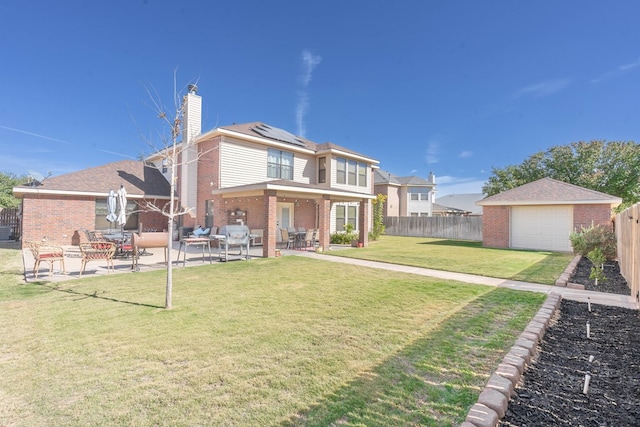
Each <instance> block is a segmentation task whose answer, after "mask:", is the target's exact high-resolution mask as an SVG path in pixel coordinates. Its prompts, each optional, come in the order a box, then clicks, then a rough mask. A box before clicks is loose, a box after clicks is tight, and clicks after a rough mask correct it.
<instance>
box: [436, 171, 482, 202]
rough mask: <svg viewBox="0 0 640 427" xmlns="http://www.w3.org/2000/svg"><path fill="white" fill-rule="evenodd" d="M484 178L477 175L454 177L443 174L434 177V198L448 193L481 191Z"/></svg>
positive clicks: (474, 192)
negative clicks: (435, 194)
mask: <svg viewBox="0 0 640 427" xmlns="http://www.w3.org/2000/svg"><path fill="white" fill-rule="evenodd" d="M484 184H485V181H484V180H481V179H478V178H477V177H456V176H450V175H443V176H440V177H438V178H437V179H436V191H437V196H436V200H437V199H438V198H439V197H443V196H448V195H450V194H476V193H482V186H483V185H484Z"/></svg>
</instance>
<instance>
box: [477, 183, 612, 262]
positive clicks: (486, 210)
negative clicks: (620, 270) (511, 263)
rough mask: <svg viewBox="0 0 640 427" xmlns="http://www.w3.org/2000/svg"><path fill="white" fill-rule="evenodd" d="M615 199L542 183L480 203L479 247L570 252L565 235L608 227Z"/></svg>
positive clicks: (523, 186)
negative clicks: (480, 241)
mask: <svg viewBox="0 0 640 427" xmlns="http://www.w3.org/2000/svg"><path fill="white" fill-rule="evenodd" d="M621 202H622V199H621V198H619V197H615V196H611V195H608V194H604V193H601V192H599V191H594V190H589V189H586V188H583V187H578V186H576V185H573V184H567V183H565V182H561V181H557V180H555V179H552V178H543V179H540V180H538V181H534V182H530V183H528V184H525V185H522V186H520V187H517V188H513V189H511V190H508V191H504V192H502V193H500V194H496V195H494V196H491V197H487V198H486V199H483V200H481V201H479V202H478V203H477V204H478V205H479V206H481V207H482V211H483V214H482V236H483V237H482V244H483V246H489V247H498V248H517V249H536V250H550V251H558V252H570V251H571V250H572V248H571V242H570V240H569V235H570V234H571V233H572V232H573V231H579V230H580V229H581V228H582V227H588V226H590V225H591V224H609V225H610V224H611V219H612V215H613V214H612V210H613V208H615V207H616V206H618V205H619V204H620V203H621Z"/></svg>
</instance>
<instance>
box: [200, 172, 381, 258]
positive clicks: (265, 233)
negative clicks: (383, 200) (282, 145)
mask: <svg viewBox="0 0 640 427" xmlns="http://www.w3.org/2000/svg"><path fill="white" fill-rule="evenodd" d="M211 194H212V195H213V199H212V202H213V205H214V206H216V207H217V209H215V213H214V218H216V217H217V218H222V220H221V222H226V223H227V224H236V223H240V224H243V225H247V226H248V227H249V228H250V229H251V230H252V232H259V233H260V234H261V235H262V256H263V257H265V258H268V257H274V256H276V249H277V248H278V247H279V244H280V243H281V241H282V238H281V232H280V229H281V228H290V227H292V228H296V229H298V228H304V229H317V230H318V233H317V236H316V240H317V244H318V246H320V247H321V248H329V245H330V235H331V233H332V232H336V231H342V230H341V228H342V227H341V226H340V225H339V224H337V220H336V219H335V212H334V209H333V208H334V206H335V205H336V204H349V205H352V206H357V218H356V224H355V225H356V227H355V229H356V230H357V231H358V233H359V237H358V243H360V244H361V246H367V244H368V234H369V229H370V218H371V201H372V200H374V199H375V196H374V195H372V194H366V193H357V192H353V191H347V190H344V191H343V190H336V189H329V188H326V187H323V186H317V185H316V186H313V185H308V184H300V183H295V182H291V181H279V180H278V181H268V182H262V183H258V184H251V185H245V186H238V187H231V188H222V189H216V190H213V191H212V192H211ZM332 212H334V214H333V215H334V219H333V221H332ZM214 225H218V224H214ZM332 226H333V227H334V229H332Z"/></svg>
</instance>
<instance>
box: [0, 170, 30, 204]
mask: <svg viewBox="0 0 640 427" xmlns="http://www.w3.org/2000/svg"><path fill="white" fill-rule="evenodd" d="M26 182H27V177H26V176H18V175H15V174H11V173H3V172H0V207H1V208H17V207H18V205H19V204H20V200H19V199H16V198H15V197H14V196H13V187H15V186H17V185H22V184H25V183H26Z"/></svg>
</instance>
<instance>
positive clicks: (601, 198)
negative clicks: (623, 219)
mask: <svg viewBox="0 0 640 427" xmlns="http://www.w3.org/2000/svg"><path fill="white" fill-rule="evenodd" d="M621 202H622V199H621V198H620V197H616V196H612V195H610V194H605V193H602V192H600V191H595V190H590V189H588V188H584V187H579V186H577V185H573V184H568V183H566V182H562V181H558V180H555V179H553V178H542V179H539V180H537V181H533V182H530V183H528V184H524V185H521V186H520V187H516V188H512V189H511V190H507V191H503V192H502V193H499V194H496V195H493V196H490V197H487V198H485V199H483V200H480V201H478V202H477V203H476V204H477V205H479V206H488V205H514V204H517V205H542V204H544V205H548V204H619V203H621Z"/></svg>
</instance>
